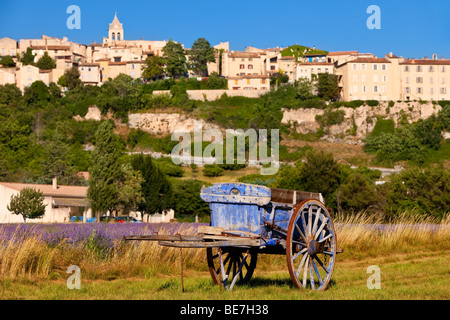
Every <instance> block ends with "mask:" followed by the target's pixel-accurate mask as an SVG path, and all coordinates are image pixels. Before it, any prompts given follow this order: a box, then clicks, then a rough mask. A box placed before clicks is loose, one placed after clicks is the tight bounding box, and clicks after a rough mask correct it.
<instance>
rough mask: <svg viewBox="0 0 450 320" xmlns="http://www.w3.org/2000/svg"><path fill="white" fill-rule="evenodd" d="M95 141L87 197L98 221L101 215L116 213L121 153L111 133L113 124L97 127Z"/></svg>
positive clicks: (114, 136) (105, 123)
mask: <svg viewBox="0 0 450 320" xmlns="http://www.w3.org/2000/svg"><path fill="white" fill-rule="evenodd" d="M95 141H96V142H95V150H94V151H93V152H92V157H91V158H92V159H91V163H92V165H91V167H90V168H89V173H90V176H89V189H88V195H87V196H88V199H89V201H90V204H91V207H92V210H93V212H95V214H96V216H97V220H98V219H99V218H100V214H101V213H106V212H107V211H109V212H110V213H111V214H113V213H116V212H117V208H118V205H119V204H120V200H119V196H118V193H119V192H118V191H119V190H118V189H119V187H118V181H119V180H120V178H121V168H120V162H119V158H120V156H121V153H120V149H119V147H118V141H117V136H116V135H115V134H114V132H113V124H112V123H111V122H109V121H105V122H103V123H102V124H101V125H100V126H99V128H98V130H97V132H96V134H95Z"/></svg>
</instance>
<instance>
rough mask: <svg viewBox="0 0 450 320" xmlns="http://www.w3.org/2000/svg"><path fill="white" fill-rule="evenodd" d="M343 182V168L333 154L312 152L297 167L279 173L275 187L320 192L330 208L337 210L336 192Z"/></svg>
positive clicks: (298, 162) (289, 167) (290, 167)
mask: <svg viewBox="0 0 450 320" xmlns="http://www.w3.org/2000/svg"><path fill="white" fill-rule="evenodd" d="M341 180H342V172H341V166H340V165H339V163H337V161H336V160H334V158H333V154H332V153H327V152H324V151H317V150H311V151H308V152H307V153H306V161H305V162H302V161H301V160H298V161H297V162H296V164H295V167H292V166H286V167H284V168H283V169H282V170H281V172H280V173H279V177H278V178H277V181H276V183H275V186H276V187H278V188H283V189H294V190H301V191H309V192H320V193H322V195H323V197H324V198H325V202H326V204H327V206H328V207H331V208H336V191H337V189H338V187H339V185H340V183H341Z"/></svg>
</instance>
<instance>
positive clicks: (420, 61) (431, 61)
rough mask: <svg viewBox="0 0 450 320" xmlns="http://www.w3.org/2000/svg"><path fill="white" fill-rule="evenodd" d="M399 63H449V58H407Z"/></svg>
mask: <svg viewBox="0 0 450 320" xmlns="http://www.w3.org/2000/svg"><path fill="white" fill-rule="evenodd" d="M400 64H412V65H450V60H442V59H441V60H432V59H429V60H428V59H407V60H404V61H402V62H400Z"/></svg>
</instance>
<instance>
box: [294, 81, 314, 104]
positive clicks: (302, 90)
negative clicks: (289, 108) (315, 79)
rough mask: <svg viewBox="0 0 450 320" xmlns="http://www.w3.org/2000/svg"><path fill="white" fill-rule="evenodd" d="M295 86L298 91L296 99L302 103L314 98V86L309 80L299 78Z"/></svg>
mask: <svg viewBox="0 0 450 320" xmlns="http://www.w3.org/2000/svg"><path fill="white" fill-rule="evenodd" d="M295 85H296V87H297V89H298V91H297V95H296V98H297V99H299V100H302V101H304V100H309V99H312V98H314V95H313V90H314V85H313V83H312V81H311V80H308V79H304V78H300V79H299V80H297V82H296V84H295Z"/></svg>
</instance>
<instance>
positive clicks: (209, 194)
mask: <svg viewBox="0 0 450 320" xmlns="http://www.w3.org/2000/svg"><path fill="white" fill-rule="evenodd" d="M283 193H284V195H283ZM200 196H201V198H202V199H203V200H204V201H206V202H209V204H210V209H211V226H213V227H220V228H223V229H224V230H226V231H231V232H233V231H235V232H243V233H250V234H251V235H254V236H257V237H261V238H265V239H270V238H271V237H272V230H271V229H270V228H267V226H268V225H276V226H277V227H278V228H279V229H283V230H287V229H288V224H289V220H290V218H291V216H292V212H293V209H294V207H295V205H296V204H297V203H298V202H299V201H301V200H304V199H306V198H313V199H314V198H316V199H320V200H321V201H323V198H322V196H321V195H320V194H318V193H310V192H302V191H292V190H280V189H272V188H268V187H265V186H259V185H252V184H244V183H223V184H216V185H213V186H211V187H209V188H202V191H201V193H200Z"/></svg>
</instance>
